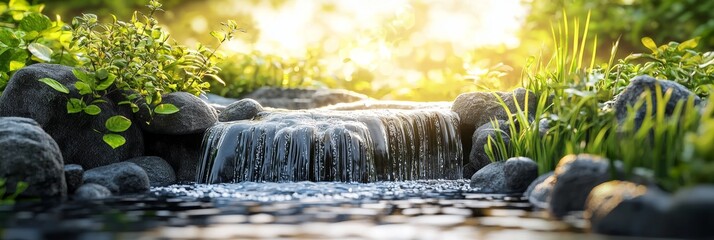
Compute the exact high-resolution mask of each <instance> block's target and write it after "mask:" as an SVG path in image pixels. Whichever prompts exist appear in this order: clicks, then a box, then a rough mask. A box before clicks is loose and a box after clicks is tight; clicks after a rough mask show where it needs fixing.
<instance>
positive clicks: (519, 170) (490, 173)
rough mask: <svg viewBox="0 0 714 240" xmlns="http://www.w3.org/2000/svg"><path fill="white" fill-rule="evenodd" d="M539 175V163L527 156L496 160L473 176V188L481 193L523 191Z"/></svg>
mask: <svg viewBox="0 0 714 240" xmlns="http://www.w3.org/2000/svg"><path fill="white" fill-rule="evenodd" d="M536 177H538V165H537V164H536V163H535V162H534V161H533V160H531V159H530V158H526V157H515V158H510V159H508V160H506V161H500V162H494V163H491V164H488V165H486V167H484V168H481V170H478V171H477V172H476V173H475V174H474V175H473V176H472V177H471V188H473V189H476V191H477V192H480V193H523V191H525V190H526V188H527V187H528V184H530V183H531V181H533V179H535V178H536Z"/></svg>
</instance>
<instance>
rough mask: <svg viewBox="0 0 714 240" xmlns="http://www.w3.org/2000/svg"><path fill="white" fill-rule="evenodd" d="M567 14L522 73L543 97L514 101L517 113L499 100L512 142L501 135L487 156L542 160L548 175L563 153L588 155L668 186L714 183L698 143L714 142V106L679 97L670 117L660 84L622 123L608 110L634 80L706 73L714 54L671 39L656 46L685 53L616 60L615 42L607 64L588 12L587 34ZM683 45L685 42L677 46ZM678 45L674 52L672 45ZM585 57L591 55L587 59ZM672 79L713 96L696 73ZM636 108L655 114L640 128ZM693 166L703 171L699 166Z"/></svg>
mask: <svg viewBox="0 0 714 240" xmlns="http://www.w3.org/2000/svg"><path fill="white" fill-rule="evenodd" d="M565 19H566V20H564V21H563V22H562V23H560V24H559V25H558V26H557V27H553V28H552V35H553V39H554V46H553V54H552V56H551V57H550V58H544V57H543V56H541V57H538V58H536V57H532V58H530V59H528V63H527V66H526V68H525V69H524V72H523V76H522V79H523V85H524V87H526V88H527V89H528V90H531V91H532V92H534V93H535V94H537V95H538V98H537V99H538V101H537V102H535V103H529V102H524V103H521V104H520V105H521V106H524V107H523V108H521V107H519V104H516V107H517V108H516V110H515V111H510V109H508V108H507V107H506V105H505V103H504V101H503V100H501V105H502V106H503V107H504V109H505V110H506V112H507V113H508V114H509V115H510V116H512V117H511V118H510V119H509V125H510V126H509V127H510V131H509V134H508V135H509V136H508V137H509V140H510V143H509V144H506V143H505V142H504V137H503V136H500V134H496V137H494V138H492V139H489V142H488V144H487V146H486V151H487V153H488V155H489V157H490V158H491V159H492V160H501V159H507V158H509V157H514V156H526V157H530V158H532V159H534V160H535V161H537V162H538V165H539V171H540V172H541V173H544V172H547V171H551V170H553V169H554V168H555V166H556V165H557V163H558V161H559V160H560V159H561V158H562V157H563V156H565V155H568V154H579V153H589V154H596V155H601V156H605V157H607V158H608V159H610V160H611V161H613V163H615V162H617V163H616V164H612V166H621V167H618V168H621V170H622V171H624V173H625V175H626V176H632V175H638V176H640V177H646V178H649V179H652V180H655V181H656V182H657V183H658V184H659V185H661V186H663V187H664V188H665V189H670V190H674V189H677V188H679V187H682V186H686V185H691V184H695V183H701V182H714V178H713V177H709V176H711V174H710V175H706V174H704V173H714V163H712V162H711V160H709V159H712V158H708V157H706V156H708V155H707V154H710V151H709V150H708V148H707V147H704V145H702V144H701V143H700V142H709V143H711V141H714V137H711V133H714V132H712V129H714V127H711V126H714V116H713V115H714V114H712V113H713V112H714V110H711V109H710V108H711V107H709V108H707V111H709V112H706V111H705V114H704V115H703V116H701V115H700V111H699V107H698V106H695V104H694V101H693V99H689V101H680V102H678V103H677V105H676V107H675V109H674V111H672V113H670V114H667V113H666V110H665V107H666V105H667V102H668V101H669V100H670V98H671V97H672V96H671V95H672V92H671V91H664V92H663V91H662V89H660V88H659V87H658V88H657V89H655V91H654V92H645V93H644V94H642V95H641V96H640V98H639V100H638V101H637V103H635V104H634V105H633V106H631V107H630V108H629V109H628V115H627V117H626V118H625V119H623V120H619V121H618V119H617V118H616V117H615V114H614V110H613V109H611V108H610V106H611V102H610V101H611V100H612V99H613V98H614V97H615V96H616V95H617V94H619V93H620V92H621V91H622V90H624V86H626V85H627V84H628V83H629V80H630V79H631V78H632V77H634V76H637V75H641V74H651V73H661V74H652V75H655V76H659V77H660V78H664V77H667V78H669V77H670V76H672V74H681V73H694V74H699V73H703V72H707V71H708V69H704V67H708V66H706V65H705V64H706V63H702V64H695V63H698V62H699V61H704V60H706V59H707V57H708V56H710V53H698V52H696V51H693V50H691V49H688V47H691V46H692V45H693V44H692V43H691V42H690V43H686V42H685V43H682V44H678V43H670V44H668V45H666V46H668V47H660V48H654V49H652V48H651V49H650V50H653V51H659V50H661V51H679V52H680V54H679V56H674V55H676V54H674V53H668V54H669V55H667V56H665V54H657V53H652V54H649V57H640V58H639V59H642V58H646V59H649V60H650V62H644V63H634V62H633V60H634V59H636V58H635V57H632V56H633V55H631V57H628V58H626V59H624V60H619V61H617V64H614V63H615V59H614V56H615V54H616V52H617V43H615V44H614V45H613V48H612V50H611V52H610V53H611V56H613V57H610V59H609V61H608V62H607V63H599V62H597V61H596V60H595V58H594V57H593V56H595V55H596V53H595V52H596V49H597V48H596V46H597V38H594V40H593V41H592V43H591V42H589V41H588V34H587V29H588V25H589V16H588V19H586V21H585V22H584V30H582V32H581V29H580V24H579V23H580V22H579V21H578V20H573V21H572V23H573V24H572V29H571V28H570V26H569V22H568V20H567V18H565ZM645 42H647V41H646V40H643V43H645ZM682 45H685V47H682V48H678V46H682ZM646 46H647V45H646ZM672 47H673V48H674V50H672V49H669V48H672ZM588 49H592V50H588ZM588 51H589V52H588ZM586 56H591V57H590V58H589V59H587V58H586ZM634 56H642V55H634ZM658 57H660V58H665V57H666V58H668V59H669V60H665V59H658ZM692 58H693V59H692ZM652 59H654V60H652ZM672 59H680V60H681V59H684V60H686V61H689V62H692V61H694V62H695V63H690V64H689V65H683V64H672V63H669V62H668V61H674V60H672ZM670 79H675V81H677V82H680V83H688V85H685V86H687V87H689V88H690V89H700V91H699V92H698V93H699V94H700V95H703V96H706V95H708V93H703V92H702V91H704V89H705V88H708V86H707V84H710V83H711V81H709V80H708V79H702V78H695V76H692V77H691V78H689V79H687V78H683V77H682V78H680V80H676V78H670ZM695 92H696V91H695ZM525 99H528V98H525ZM514 100H515V99H514ZM526 101H527V100H526ZM529 104H536V106H537V107H536V110H535V112H528V111H529V110H528V109H529V108H528V105H529ZM641 108H645V109H641ZM637 110H640V111H646V116H651V117H648V118H645V119H644V120H643V122H642V124H641V125H639V126H638V125H636V124H635V114H636V111H637ZM700 122H701V123H702V124H701V125H700ZM707 123H708V124H712V125H706V124H707ZM494 124H496V122H494ZM706 133H710V135H706ZM694 142H696V144H695V143H694ZM707 146H711V145H707ZM712 155H714V154H712ZM694 166H699V168H698V169H696V170H693V167H694Z"/></svg>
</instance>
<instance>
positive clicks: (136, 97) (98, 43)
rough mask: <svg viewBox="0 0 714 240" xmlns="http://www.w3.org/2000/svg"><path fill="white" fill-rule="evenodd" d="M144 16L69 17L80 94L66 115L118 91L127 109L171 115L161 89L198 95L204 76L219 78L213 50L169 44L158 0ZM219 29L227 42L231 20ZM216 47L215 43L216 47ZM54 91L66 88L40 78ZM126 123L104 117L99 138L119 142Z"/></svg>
mask: <svg viewBox="0 0 714 240" xmlns="http://www.w3.org/2000/svg"><path fill="white" fill-rule="evenodd" d="M147 6H148V7H149V9H150V10H151V11H150V13H149V14H148V15H144V14H142V13H140V12H135V13H134V15H133V16H132V18H131V20H130V21H129V22H124V21H119V20H117V19H116V17H113V21H112V22H109V23H100V22H99V21H98V19H97V16H96V15H93V14H84V15H83V16H81V17H77V18H75V19H74V20H73V21H72V27H73V31H72V33H73V36H74V40H73V42H72V47H73V48H77V49H79V48H81V49H82V55H81V56H82V60H83V61H82V62H83V64H82V65H80V66H79V67H78V68H76V69H74V70H73V73H74V75H75V77H77V79H78V80H79V81H77V82H76V83H75V84H74V87H75V88H76V89H77V91H78V92H79V94H80V95H81V97H80V98H73V97H70V98H68V101H67V112H68V113H69V114H75V113H81V112H84V113H86V114H89V115H98V114H99V113H101V108H100V106H102V105H99V103H102V102H104V100H102V98H103V97H104V96H107V95H108V94H110V93H112V92H115V91H119V92H120V93H121V94H122V95H124V98H125V99H124V100H123V101H120V102H118V103H117V104H119V105H127V106H129V107H131V109H132V111H133V112H137V111H139V110H140V108H142V107H143V108H146V110H147V112H148V113H150V114H172V113H175V112H177V111H178V108H177V107H176V106H173V105H171V104H164V103H161V100H162V99H161V96H162V95H163V94H164V93H168V92H176V91H184V92H188V93H192V94H195V95H198V94H200V93H202V92H203V91H204V89H207V88H208V87H210V84H209V83H208V82H205V81H204V78H212V79H214V80H216V81H218V82H221V83H223V82H222V80H221V79H220V77H218V76H217V75H216V73H218V71H219V70H220V69H219V68H218V67H217V66H216V64H217V62H218V59H219V56H217V55H216V50H212V49H210V48H208V47H205V46H203V45H200V44H199V45H198V48H197V49H190V48H187V47H184V46H182V45H178V44H175V43H171V42H169V41H170V38H169V35H168V33H166V31H164V30H163V29H162V28H161V27H160V26H159V24H158V21H157V20H156V19H155V18H154V14H155V13H156V12H157V11H161V10H162V9H161V7H162V5H161V3H159V2H158V1H156V0H152V1H149V5H147ZM223 25H224V29H223V31H216V32H211V35H212V36H214V37H215V38H216V39H217V40H218V41H219V43H220V44H222V43H224V42H226V41H228V40H230V39H231V38H232V37H233V35H234V33H235V31H236V30H237V27H236V24H235V22H233V21H228V22H227V23H224V24H223ZM219 46H220V45H219ZM41 81H42V82H44V83H46V84H48V85H49V86H50V87H52V88H54V89H55V90H57V91H60V92H63V93H65V94H68V93H69V91H68V90H67V89H66V88H64V86H62V85H61V84H59V83H58V82H56V81H54V80H52V79H43V80H41ZM130 125H131V121H130V120H129V119H128V118H126V117H123V116H119V115H117V116H113V117H111V118H109V119H107V120H106V123H105V126H106V131H103V132H104V136H103V140H104V142H106V143H107V144H109V145H110V146H111V147H112V148H117V147H120V146H122V145H123V144H124V143H125V142H126V139H124V137H122V136H121V135H119V133H122V132H124V131H126V130H127V129H128V128H129V126H130Z"/></svg>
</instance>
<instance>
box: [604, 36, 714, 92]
mask: <svg viewBox="0 0 714 240" xmlns="http://www.w3.org/2000/svg"><path fill="white" fill-rule="evenodd" d="M699 41H700V38H694V39H690V40H687V41H684V42H682V43H678V42H670V43H668V44H663V45H660V46H657V44H655V42H654V40H652V39H651V38H649V37H645V38H642V44H643V45H644V46H645V47H647V48H648V49H649V50H650V51H652V52H651V53H639V54H631V55H630V56H628V57H626V58H624V59H621V60H619V62H618V64H617V65H615V66H614V70H613V75H612V76H613V79H612V80H613V82H614V83H619V84H618V86H617V87H618V88H623V87H624V83H626V82H627V79H631V78H632V77H634V76H637V75H643V74H647V75H650V76H652V77H655V78H661V79H668V80H673V81H676V82H678V83H680V84H682V85H684V86H685V87H687V88H689V89H691V90H692V91H693V92H694V93H696V94H697V95H699V96H701V97H706V96H709V93H710V92H711V91H712V90H714V52H700V51H697V50H695V48H696V47H697V45H698V44H699Z"/></svg>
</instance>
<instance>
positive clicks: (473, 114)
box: [451, 88, 538, 169]
mask: <svg viewBox="0 0 714 240" xmlns="http://www.w3.org/2000/svg"><path fill="white" fill-rule="evenodd" d="M494 94H496V95H498V96H499V97H500V98H501V99H502V100H503V101H504V103H506V106H508V109H509V110H510V111H511V112H512V113H515V112H516V111H517V108H516V103H518V104H519V106H520V108H521V109H522V110H524V111H525V110H526V108H525V102H526V101H525V100H526V96H528V112H529V113H535V111H536V107H537V103H538V97H537V96H536V95H535V94H534V93H532V92H529V91H526V90H525V89H523V88H518V89H515V90H513V91H512V92H472V93H463V94H461V95H459V96H458V97H456V100H454V103H453V104H452V106H451V110H452V111H454V112H456V113H457V114H458V115H459V118H460V119H461V121H460V122H461V124H460V126H459V129H460V132H461V142H462V143H463V144H464V154H469V153H470V152H472V151H471V149H469V148H470V147H471V146H472V142H471V141H472V138H471V136H473V135H474V130H475V129H476V128H478V127H480V126H483V125H484V124H486V123H490V122H491V120H492V119H496V120H508V117H509V116H507V114H506V111H505V109H504V108H503V107H502V106H501V104H500V103H499V100H498V98H496V96H494ZM514 96H515V100H516V101H514ZM464 159H469V158H468V156H464ZM475 167H478V166H475ZM481 167H483V165H481ZM477 169H478V168H477Z"/></svg>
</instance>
